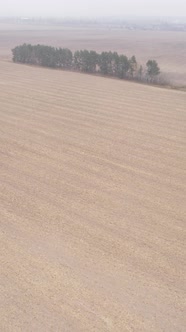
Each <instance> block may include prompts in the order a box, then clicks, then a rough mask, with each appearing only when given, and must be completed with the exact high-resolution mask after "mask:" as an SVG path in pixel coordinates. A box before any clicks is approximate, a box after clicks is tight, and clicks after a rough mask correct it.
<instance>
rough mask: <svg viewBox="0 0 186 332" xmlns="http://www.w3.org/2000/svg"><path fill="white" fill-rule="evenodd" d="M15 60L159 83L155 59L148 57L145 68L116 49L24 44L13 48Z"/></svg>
mask: <svg viewBox="0 0 186 332" xmlns="http://www.w3.org/2000/svg"><path fill="white" fill-rule="evenodd" d="M12 55H13V58H12V59H13V61H14V62H18V63H25V64H32V65H38V66H44V67H50V68H59V69H66V70H74V71H79V72H85V73H94V74H95V73H98V74H100V75H105V76H113V77H118V78H120V79H132V80H138V81H148V82H156V78H157V77H158V75H159V74H160V68H159V66H158V63H157V62H156V61H155V60H148V61H147V63H146V67H145V68H143V67H142V66H141V65H139V64H138V63H137V60H136V57H135V56H134V55H133V56H132V57H130V58H128V57H127V56H126V55H123V54H122V55H120V54H118V53H117V52H102V53H97V52H96V51H88V50H80V51H75V52H74V53H73V52H72V51H71V50H69V49H68V48H55V47H51V46H46V45H39V44H38V45H30V44H23V45H19V46H16V47H15V48H14V49H12Z"/></svg>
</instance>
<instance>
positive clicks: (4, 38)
mask: <svg viewBox="0 0 186 332" xmlns="http://www.w3.org/2000/svg"><path fill="white" fill-rule="evenodd" d="M22 43H31V44H47V45H51V46H56V47H68V48H70V49H71V50H73V51H74V50H77V49H93V50H96V51H99V52H102V51H110V50H111V51H117V52H119V53H124V54H126V55H127V56H132V55H136V57H137V60H138V62H139V63H140V64H142V65H144V66H145V64H146V62H147V60H149V59H155V60H157V61H158V63H159V65H160V68H161V71H162V72H163V73H164V75H165V77H166V79H167V80H168V81H169V82H170V83H171V84H173V85H179V86H186V32H173V31H167V32H166V31H129V30H124V29H111V28H101V27H98V28H97V29H96V28H95V27H86V28H80V27H79V28H77V27H71V28H70V27H65V26H64V27H62V26H47V25H45V26H44V25H43V26H37V25H36V26H34V25H25V24H23V25H21V24H19V25H16V24H12V25H10V24H2V23H1V24H0V58H5V59H6V58H9V59H11V49H12V48H13V47H15V46H17V45H19V44H22Z"/></svg>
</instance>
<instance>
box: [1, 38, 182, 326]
mask: <svg viewBox="0 0 186 332" xmlns="http://www.w3.org/2000/svg"><path fill="white" fill-rule="evenodd" d="M12 33H13V32H12ZM34 38H35V37H34ZM19 41H23V39H22V40H21V39H20V40H19ZM27 41H28V40H27ZM38 41H39V40H38ZM34 42H36V39H34ZM13 43H15V44H17V41H15V40H14V41H13V40H12V37H11V38H10V44H12V45H13ZM0 73H1V75H0V122H1V129H0V154H1V159H0V184H1V190H0V262H1V263H0V264H1V272H0V308H1V310H0V331H3V332H9V331H14V332H18V331H27V332H33V331H39V332H41V331H43V332H44V331H51V332H53V331H63V332H64V331H68V332H72V331H74V332H82V331H86V332H87V331H90V332H91V331H94V332H95V331H97V332H101V331H113V332H116V331H118V332H122V331H123V332H125V331H131V332H132V331H137V332H139V331H143V332H145V331H146V332H151V331H153V332H154V331H159V332H160V331H166V332H175V331H177V332H184V331H185V326H186V320H185V309H186V308H185V295H186V294H185V272H186V268H185V239H186V238H185V217H186V206H185V196H186V186H185V166H186V153H185V152H186V150H185V142H186V107H185V106H186V94H185V93H184V92H181V91H171V90H165V89H158V88H154V87H150V86H143V85H139V84H135V83H129V82H123V81H118V80H109V79H106V78H102V77H94V76H89V75H83V74H78V73H70V72H62V71H57V70H49V69H44V68H34V67H29V66H24V65H17V64H13V63H11V62H8V61H5V60H1V61H0Z"/></svg>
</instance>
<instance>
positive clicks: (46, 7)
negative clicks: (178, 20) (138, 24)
mask: <svg viewBox="0 0 186 332" xmlns="http://www.w3.org/2000/svg"><path fill="white" fill-rule="evenodd" d="M19 15H22V16H33V15H35V16H42V17H44V16H50V17H51V16H57V17H76V18H78V17H100V16H104V17H108V16H128V15H130V16H186V0H68V1H66V0H65V1H64V0H52V1H51V0H5V1H2V3H1V13H0V16H19Z"/></svg>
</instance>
